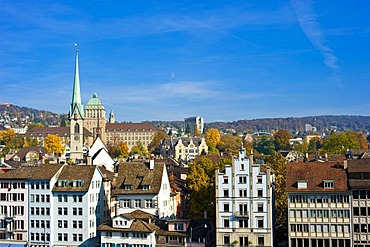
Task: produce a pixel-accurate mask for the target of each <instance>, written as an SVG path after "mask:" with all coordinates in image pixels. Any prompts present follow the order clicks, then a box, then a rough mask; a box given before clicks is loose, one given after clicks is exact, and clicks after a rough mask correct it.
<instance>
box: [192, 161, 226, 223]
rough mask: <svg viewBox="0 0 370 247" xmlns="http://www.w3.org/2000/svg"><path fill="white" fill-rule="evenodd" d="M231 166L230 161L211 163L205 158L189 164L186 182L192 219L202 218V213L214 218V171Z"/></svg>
mask: <svg viewBox="0 0 370 247" xmlns="http://www.w3.org/2000/svg"><path fill="white" fill-rule="evenodd" d="M226 164H231V160H230V159H225V158H224V159H221V160H220V161H218V162H212V161H211V160H210V159H209V158H207V157H201V158H200V159H198V160H197V161H194V162H191V163H190V164H189V171H188V175H187V178H186V182H187V184H188V187H189V189H190V213H189V214H190V215H189V217H190V218H192V219H201V218H203V213H204V212H207V215H208V216H209V217H210V218H211V219H214V217H215V173H216V169H218V168H219V169H221V170H222V169H224V167H225V165H226Z"/></svg>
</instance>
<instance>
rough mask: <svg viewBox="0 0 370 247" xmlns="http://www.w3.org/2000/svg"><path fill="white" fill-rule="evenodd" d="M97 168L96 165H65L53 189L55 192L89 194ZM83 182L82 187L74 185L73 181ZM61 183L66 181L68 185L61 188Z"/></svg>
mask: <svg viewBox="0 0 370 247" xmlns="http://www.w3.org/2000/svg"><path fill="white" fill-rule="evenodd" d="M96 168H97V167H96V166H94V165H65V166H64V167H63V170H62V172H61V173H60V175H59V177H58V181H57V182H56V183H55V186H54V187H53V191H74V192H87V191H88V190H89V187H90V183H91V180H92V178H93V176H94V173H95V169H96ZM81 180H82V184H81V185H80V186H76V185H74V183H73V181H81ZM60 181H66V184H65V185H63V186H59V182H60Z"/></svg>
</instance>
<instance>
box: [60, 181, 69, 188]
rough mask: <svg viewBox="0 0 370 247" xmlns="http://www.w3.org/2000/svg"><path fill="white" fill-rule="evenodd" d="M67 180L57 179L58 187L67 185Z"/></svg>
mask: <svg viewBox="0 0 370 247" xmlns="http://www.w3.org/2000/svg"><path fill="white" fill-rule="evenodd" d="M67 185H68V180H59V181H58V187H67Z"/></svg>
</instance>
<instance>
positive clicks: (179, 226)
mask: <svg viewBox="0 0 370 247" xmlns="http://www.w3.org/2000/svg"><path fill="white" fill-rule="evenodd" d="M174 228H175V231H184V223H175V224H174Z"/></svg>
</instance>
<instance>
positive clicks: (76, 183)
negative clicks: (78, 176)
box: [72, 180, 84, 187]
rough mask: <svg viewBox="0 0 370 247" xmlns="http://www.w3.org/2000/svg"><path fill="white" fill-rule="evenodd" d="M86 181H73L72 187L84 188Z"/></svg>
mask: <svg viewBox="0 0 370 247" xmlns="http://www.w3.org/2000/svg"><path fill="white" fill-rule="evenodd" d="M83 183H84V181H83V180H73V181H72V186H73V187H82V185H83Z"/></svg>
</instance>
